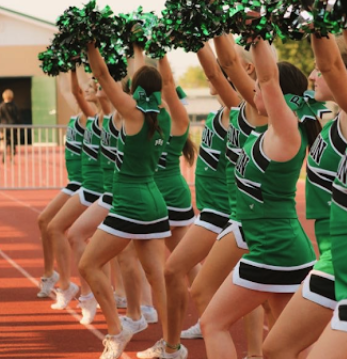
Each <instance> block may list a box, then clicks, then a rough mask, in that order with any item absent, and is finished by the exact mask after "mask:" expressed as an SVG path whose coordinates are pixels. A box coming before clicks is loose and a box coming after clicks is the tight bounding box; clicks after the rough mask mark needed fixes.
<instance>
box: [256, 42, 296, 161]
mask: <svg viewBox="0 0 347 359" xmlns="http://www.w3.org/2000/svg"><path fill="white" fill-rule="evenodd" d="M252 52H253V60H254V64H255V68H256V71H257V83H256V85H257V86H258V87H257V88H256V89H255V91H256V92H255V100H254V101H255V103H256V104H257V106H259V104H260V105H262V103H263V105H264V106H265V110H266V112H267V115H268V117H269V125H271V130H270V129H269V133H271V135H273V137H271V140H272V143H271V148H272V149H273V150H275V152H276V151H278V150H283V151H284V152H287V154H288V157H289V158H291V157H292V156H291V155H290V153H292V152H291V151H290V148H291V149H293V151H297V150H298V146H299V145H300V143H301V137H300V133H299V131H298V119H297V118H296V116H295V114H294V112H293V111H292V110H291V109H290V108H289V107H288V106H287V104H286V101H285V99H284V95H283V92H282V89H281V86H280V81H279V70H278V66H277V64H276V61H275V60H274V58H273V56H272V54H271V49H270V45H269V43H268V42H267V41H264V40H262V39H260V40H259V42H258V43H257V44H256V45H255V46H253V47H252ZM258 96H259V98H258V99H257V97H258ZM258 110H259V109H258ZM292 154H293V153H292ZM287 159H288V158H286V159H282V160H287Z"/></svg>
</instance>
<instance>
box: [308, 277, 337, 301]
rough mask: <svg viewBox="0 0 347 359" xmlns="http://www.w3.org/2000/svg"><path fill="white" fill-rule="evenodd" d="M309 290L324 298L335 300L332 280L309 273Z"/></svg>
mask: <svg viewBox="0 0 347 359" xmlns="http://www.w3.org/2000/svg"><path fill="white" fill-rule="evenodd" d="M310 291H311V292H312V293H316V294H319V295H320V296H322V297H324V298H328V299H331V300H335V301H336V297H335V284H334V281H333V280H331V279H328V278H324V277H321V276H318V275H315V274H311V278H310Z"/></svg>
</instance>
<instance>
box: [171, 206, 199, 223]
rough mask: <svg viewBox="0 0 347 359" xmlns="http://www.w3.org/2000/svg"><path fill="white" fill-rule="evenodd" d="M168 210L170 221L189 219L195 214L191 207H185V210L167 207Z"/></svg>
mask: <svg viewBox="0 0 347 359" xmlns="http://www.w3.org/2000/svg"><path fill="white" fill-rule="evenodd" d="M168 211H169V219H170V220H171V221H189V220H190V219H192V218H194V216H195V214H194V210H193V208H190V209H187V211H185V212H181V211H175V210H173V209H169V208H168Z"/></svg>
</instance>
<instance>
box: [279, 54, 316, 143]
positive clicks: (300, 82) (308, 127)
mask: <svg viewBox="0 0 347 359" xmlns="http://www.w3.org/2000/svg"><path fill="white" fill-rule="evenodd" d="M277 66H278V71H279V77H280V86H281V89H282V92H283V95H286V94H293V95H298V96H303V94H304V92H305V91H306V90H307V87H308V80H307V78H306V76H305V75H304V74H303V72H302V71H301V70H300V69H298V68H297V67H296V66H294V65H293V64H291V63H290V62H286V61H281V62H278V63H277ZM302 127H303V128H304V129H305V132H306V136H307V140H308V148H311V146H312V145H313V143H314V141H315V140H316V137H317V136H318V134H319V133H320V131H321V129H322V126H321V124H320V122H319V121H318V119H317V120H316V121H311V120H307V121H305V122H304V123H303V124H302Z"/></svg>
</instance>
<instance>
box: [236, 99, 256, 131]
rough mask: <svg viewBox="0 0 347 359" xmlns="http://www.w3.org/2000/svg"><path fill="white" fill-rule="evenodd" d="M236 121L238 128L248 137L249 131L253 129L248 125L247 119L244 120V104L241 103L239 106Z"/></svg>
mask: <svg viewBox="0 0 347 359" xmlns="http://www.w3.org/2000/svg"><path fill="white" fill-rule="evenodd" d="M237 122H238V124H239V128H240V130H241V131H242V132H243V133H244V134H245V135H246V136H247V137H248V136H249V135H250V134H251V132H252V131H253V130H254V127H253V126H250V125H249V124H248V123H247V121H246V116H245V104H243V106H241V108H240V112H239V115H238V118H237Z"/></svg>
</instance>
